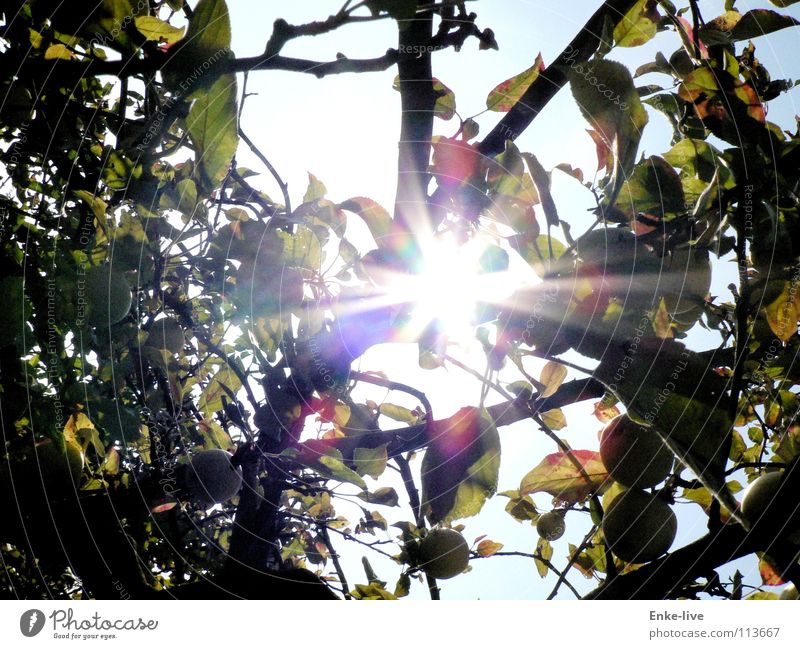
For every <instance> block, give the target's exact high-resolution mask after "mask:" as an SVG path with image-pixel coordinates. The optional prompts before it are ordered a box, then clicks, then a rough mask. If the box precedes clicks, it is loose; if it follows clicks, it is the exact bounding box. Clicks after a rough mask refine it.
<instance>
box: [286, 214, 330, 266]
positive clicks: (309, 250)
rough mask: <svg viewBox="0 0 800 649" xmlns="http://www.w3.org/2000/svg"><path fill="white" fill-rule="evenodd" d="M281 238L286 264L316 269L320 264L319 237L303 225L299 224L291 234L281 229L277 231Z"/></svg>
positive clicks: (320, 245)
mask: <svg viewBox="0 0 800 649" xmlns="http://www.w3.org/2000/svg"><path fill="white" fill-rule="evenodd" d="M277 234H278V236H279V237H280V238H281V239H283V261H284V262H285V263H286V264H287V265H288V266H298V267H300V268H307V269H308V270H313V271H318V270H319V269H320V266H321V265H322V260H323V252H322V243H320V240H319V237H317V235H316V234H314V232H313V231H312V230H311V228H307V227H305V226H302V225H301V226H299V227H298V228H297V231H296V232H295V233H294V234H293V235H292V234H289V233H288V232H284V231H283V230H278V231H277Z"/></svg>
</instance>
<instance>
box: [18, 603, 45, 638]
mask: <svg viewBox="0 0 800 649" xmlns="http://www.w3.org/2000/svg"><path fill="white" fill-rule="evenodd" d="M43 628H44V613H42V612H41V611H40V610H39V609H37V608H32V609H30V610H29V611H25V612H24V613H23V614H22V616H21V617H20V618H19V630H20V631H22V635H24V636H25V637H26V638H32V637H33V636H35V635H37V634H38V633H39V632H40V631H41V630H42V629H43Z"/></svg>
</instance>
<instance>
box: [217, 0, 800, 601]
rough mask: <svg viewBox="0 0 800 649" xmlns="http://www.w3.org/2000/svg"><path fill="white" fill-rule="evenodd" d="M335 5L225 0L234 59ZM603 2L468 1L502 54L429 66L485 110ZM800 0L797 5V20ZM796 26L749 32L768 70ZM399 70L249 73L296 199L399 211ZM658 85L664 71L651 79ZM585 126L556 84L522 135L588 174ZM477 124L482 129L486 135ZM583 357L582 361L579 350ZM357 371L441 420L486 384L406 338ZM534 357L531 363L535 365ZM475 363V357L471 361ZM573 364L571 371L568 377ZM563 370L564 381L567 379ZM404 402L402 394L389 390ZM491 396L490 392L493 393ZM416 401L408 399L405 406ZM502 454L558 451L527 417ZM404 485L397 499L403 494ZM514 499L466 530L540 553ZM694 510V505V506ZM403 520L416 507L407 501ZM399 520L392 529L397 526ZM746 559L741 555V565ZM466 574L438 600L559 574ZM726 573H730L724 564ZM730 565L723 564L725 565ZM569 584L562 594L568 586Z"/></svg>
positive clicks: (583, 410)
mask: <svg viewBox="0 0 800 649" xmlns="http://www.w3.org/2000/svg"><path fill="white" fill-rule="evenodd" d="M339 4H340V3H337V2H327V1H322V0H305V1H304V2H274V1H273V2H266V3H265V2H259V1H257V0H230V2H229V6H230V9H231V19H232V28H233V38H234V50H235V52H236V54H237V56H253V55H257V54H258V53H260V52H261V51H262V50H263V47H264V44H265V42H266V39H267V38H268V36H269V34H270V32H271V24H272V21H273V20H274V19H275V18H277V17H282V18H285V19H286V20H288V21H289V22H290V23H294V24H297V23H303V22H309V21H311V20H319V19H324V18H325V17H327V16H328V15H329V14H331V13H334V12H335V11H336V10H337V9H338V7H339ZM598 4H599V0H598V1H596V2H587V1H585V0H563V1H562V2H551V1H549V0H547V1H546V0H535V1H534V0H528V1H526V0H481V1H479V2H475V3H469V10H471V11H475V12H476V13H477V14H478V20H477V24H478V26H479V27H481V28H484V27H491V28H492V29H493V30H494V32H495V34H496V38H497V41H498V43H499V46H500V48H499V51H479V50H478V46H477V43H476V42H475V41H474V40H472V41H468V42H467V44H466V46H465V47H464V48H463V50H462V51H461V52H460V53H455V52H453V51H452V50H448V51H445V52H441V53H437V55H436V56H435V57H434V75H435V76H437V77H438V78H440V79H441V80H442V81H443V82H444V83H445V84H446V85H447V86H448V87H450V88H451V89H452V90H453V91H454V92H455V95H456V101H457V109H458V111H459V113H460V114H461V116H462V117H467V116H470V115H474V114H477V113H479V112H481V111H482V110H483V109H484V108H485V100H486V95H487V94H488V93H489V91H490V90H491V89H492V88H493V87H494V86H495V85H496V84H497V83H499V82H501V81H503V80H504V79H507V78H509V77H511V76H513V75H515V74H517V73H519V72H521V71H522V70H524V69H525V68H527V67H529V66H530V65H531V64H532V63H533V61H534V60H535V58H536V55H537V54H538V53H540V52H541V54H542V57H543V59H544V62H545V64H548V63H549V62H551V61H552V60H553V59H554V58H555V57H556V56H557V54H558V53H559V52H560V51H561V50H562V49H563V48H564V46H565V45H566V44H567V43H568V42H569V41H570V40H571V39H572V37H573V36H574V35H575V33H577V31H578V29H579V28H580V27H581V26H582V25H583V24H584V23H585V21H586V19H587V18H588V17H589V16H590V15H591V13H592V12H593V11H594V10H595V9H596V8H597V6H598ZM736 4H737V9H739V11H742V12H744V11H746V10H747V9H750V8H769V7H771V5H769V3H768V2H767V1H766V0H764V1H763V2H742V1H741V0H740V1H739V2H737V3H736ZM721 7H722V2H716V1H704V2H702V3H701V9H702V11H703V14H704V17H705V18H706V19H710V18H712V17H714V16H716V15H717V14H719V13H721ZM798 7H800V4H799V5H796V6H795V8H794V9H792V10H791V12H790V13H792V14H793V15H794V16H795V17H797V18H799V19H800V8H798ZM798 37H800V31H798V30H797V29H794V30H784V31H783V32H781V33H780V34H776V35H770V36H767V37H762V38H759V39H756V40H755V44H756V47H757V52H756V53H757V56H758V58H759V59H760V60H761V61H762V63H763V64H764V65H765V66H766V67H767V68H768V69H769V70H770V72H771V74H772V76H773V78H793V79H800V62H799V61H798V58H797V57H796V56H795V55H794V54H793V53H796V51H797V43H798V42H800V41H799V40H798ZM395 42H396V33H395V24H394V23H393V21H390V20H385V21H380V22H376V23H368V24H366V25H355V26H350V27H347V28H344V29H340V30H337V31H336V32H334V33H333V34H329V35H325V36H322V37H316V38H304V39H296V40H294V41H292V42H290V43H289V45H288V46H287V47H286V49H285V51H284V52H283V53H284V54H286V55H287V56H297V57H302V58H308V59H315V60H320V61H325V60H332V59H333V58H334V57H335V55H336V53H337V52H342V53H344V54H346V55H347V56H348V57H351V58H358V57H374V56H378V55H380V54H382V53H383V52H385V50H386V49H387V48H388V47H391V46H394V44H395ZM673 49H675V38H674V34H671V33H668V34H662V35H659V36H657V37H656V38H655V39H654V40H653V41H652V42H651V43H649V44H648V45H647V46H645V47H643V48H638V49H637V50H635V51H634V50H625V51H622V52H620V51H618V50H614V51H613V52H612V53H611V54H610V55H609V58H612V59H619V60H621V61H623V62H625V63H626V64H627V65H628V66H629V67H630V68H631V69H634V68H635V67H636V66H637V65H638V64H640V63H643V62H645V61H646V60H648V59H649V58H652V55H653V53H654V52H655V51H658V50H661V51H662V52H664V54H665V55H666V56H667V57H669V55H670V53H671V52H672V51H673ZM395 74H396V71H395V70H394V69H389V70H387V71H386V72H382V73H370V74H359V75H338V76H333V77H328V78H325V79H317V78H315V77H314V76H312V75H299V74H296V73H287V72H278V71H270V72H256V73H253V74H252V75H250V79H249V85H248V89H249V90H250V91H251V92H253V93H255V94H254V95H253V96H251V97H249V98H248V99H247V102H246V105H245V108H244V112H243V119H242V126H243V128H244V130H245V131H246V132H247V133H248V135H249V136H250V137H251V138H252V139H253V140H254V141H255V142H256V143H257V145H258V146H259V147H260V148H261V149H262V150H263V151H264V153H265V154H266V155H267V157H268V158H269V159H270V161H271V163H272V164H273V165H274V166H275V167H276V168H277V169H278V171H279V172H280V174H281V176H282V177H283V178H284V179H285V180H286V181H287V182H288V185H289V191H290V193H291V195H292V199H293V201H294V202H295V203H299V202H300V200H301V198H302V195H303V192H304V191H305V187H306V183H307V173H308V172H311V173H313V174H315V175H316V176H317V177H318V178H319V179H320V180H322V181H323V182H324V183H325V184H326V186H327V188H328V190H329V197H330V198H331V199H332V200H336V201H341V200H345V199H347V198H349V197H351V196H369V197H370V198H373V199H375V200H377V201H378V202H380V203H382V204H383V205H384V206H385V207H387V208H388V209H389V210H390V211H391V205H392V201H393V198H394V192H395V168H396V152H397V139H398V135H399V124H400V111H399V95H398V94H397V92H396V91H394V90H393V89H392V81H393V79H394V77H395ZM659 80H660V81H661V82H662V83H663V77H662V78H661V79H657V78H655V77H654V78H653V79H652V81H651V80H650V79H645V80H643V82H657V81H659ZM798 104H800V93H798V91H797V90H795V91H794V92H791V93H788V94H785V95H783V96H782V97H781V98H780V99H779V100H777V101H775V102H772V103H771V104H770V113H769V115H768V119H770V120H771V121H774V122H777V123H778V124H780V125H782V126H783V127H784V128H786V129H792V130H793V129H794V115H795V114H798V113H800V107H798ZM648 110H649V112H650V122H651V123H650V126H649V127H648V128H647V129H646V131H645V136H644V138H643V140H642V143H641V147H640V154H641V153H644V154H645V155H651V154H657V153H662V152H664V151H666V150H667V149H668V148H669V135H670V134H669V128H668V124H667V122H666V120H665V119H664V118H663V117H662V116H660V115H659V114H657V113H655V112H654V111H650V109H648ZM477 119H478V122H479V123H480V125H481V133H482V135H483V134H486V133H488V132H489V131H490V130H491V128H492V126H493V125H494V124H495V123H496V121H497V120H498V119H499V115H498V114H496V113H489V114H485V115H481V116H480V117H478V118H477ZM586 127H587V124H586V123H585V122H584V121H583V119H582V117H581V116H580V114H579V112H578V109H577V107H576V106H575V104H574V102H573V101H572V99H571V95H570V94H569V91H568V90H566V89H565V90H563V91H561V92H560V93H559V94H558V95H557V96H556V98H555V99H554V100H553V101H551V102H550V104H549V105H548V106H547V108H546V109H545V110H544V111H543V112H542V113H541V114H540V115H539V117H538V118H537V119H536V120H535V122H534V123H533V125H532V126H531V127H530V128H529V129H528V130H527V131H526V132H525V133H524V134H522V136H521V137H520V138H519V139H518V140H517V145H518V146H519V148H520V150H522V151H531V152H533V153H535V154H536V156H537V157H538V158H539V160H540V161H541V163H542V164H543V165H544V166H545V168H551V167H553V166H555V165H556V164H559V163H569V164H571V165H573V166H575V167H580V168H582V169H583V170H584V172H585V175H586V177H587V178H591V177H592V174H593V173H594V170H595V166H596V158H595V152H594V145H593V143H592V142H591V140H590V139H589V137H588V136H587V135H586V132H585V128H586ZM457 128H458V122H457V120H456V119H454V120H452V121H449V122H444V121H442V120H437V123H436V125H435V133H436V134H440V135H447V136H452V135H454V134H455V131H456V129H457ZM482 135H479V137H478V139H480V137H481V136H482ZM238 161H239V163H240V164H245V165H247V166H251V167H252V168H254V169H256V170H258V171H261V167H260V166H259V165H258V163H257V161H255V160H254V159H253V158H252V157H251V156H248V155H247V153H246V151H245V147H244V146H243V147H241V150H240V155H239V158H238ZM254 182H260V183H261V185H259V186H260V187H261V188H262V189H264V190H265V191H267V193H269V194H271V195H272V196H273V197H274V198H275V199H276V200H279V199H280V191H279V190H278V188H277V186H276V185H275V183H274V182H272V181H271V180H270V179H269V177H268V175H267V174H264V175H262V176H261V177H260V178H259V180H258V181H254ZM553 183H554V186H553V191H554V198H555V200H556V204H557V206H558V208H559V211H560V213H561V215H562V218H566V219H567V220H569V221H570V222H571V223H572V225H573V233H575V232H580V231H581V230H582V229H583V228H585V227H588V226H589V225H591V224H592V222H593V220H594V217H593V216H592V215H590V214H589V213H588V212H587V211H586V210H587V209H588V208H591V207H593V206H594V202H593V199H592V196H591V194H590V193H589V192H588V191H586V190H585V189H583V188H581V187H580V186H579V185H578V184H577V183H576V182H575V181H574V180H571V179H569V178H567V177H566V176H564V175H563V174H559V173H558V172H556V173H554V174H553ZM347 236H348V237H349V238H352V239H353V240H354V241H356V242H360V241H364V240H365V237H366V234H365V231H364V229H363V227H361V226H360V224H359V223H358V222H356V220H355V219H353V220H351V221H350V222H349V223H348V232H347ZM722 266H724V263H723V264H721V266H720V268H719V270H718V269H717V268H716V267H715V275H714V283H713V285H712V294H715V295H719V296H720V300H721V301H724V300H728V299H730V293H729V291H728V289H727V288H726V286H727V284H728V283H730V282H731V281H732V278H733V274H732V273H733V270H734V265H733V264H729V267H730V270H725V269H724V268H722ZM690 340H691V343H690V344H691V345H692V346H695V345H696V346H697V347H696V348H703V349H705V348H710V347H714V346H716V345H717V344H718V343H719V338H718V336H717V334H713V335H712V334H707V333H703V332H702V331H701V330H700V328H699V327H695V329H694V330H693V331H692V333H691V338H690ZM451 353H453V355H455V356H458V357H459V358H463V359H465V361H468V360H469V359H475V358H477V357H476V355H475V349H474V347H473V348H466V349H458V350H454V351H452V352H451ZM577 359H578V360H579V361H582V362H583V363H584V364H585V362H586V359H580V357H577ZM360 366H361V369H371V370H376V369H387V368H388V370H389V371H390V378H392V379H396V380H401V381H404V382H406V383H409V384H411V385H415V386H417V387H419V388H420V389H423V390H424V391H425V392H426V394H427V395H428V396H429V398H430V400H431V402H432V403H433V405H434V411H435V412H436V413H437V417H443V416H447V415H449V414H452V413H453V412H454V411H455V410H457V409H458V408H459V407H462V406H464V405H470V404H474V403H476V402H477V401H478V398H479V393H480V385H479V384H478V383H477V382H476V381H475V379H473V378H472V377H470V376H468V375H466V374H465V373H463V372H460V371H459V370H457V369H456V368H447V369H438V370H434V371H427V372H426V371H423V370H420V369H419V367H418V365H417V354H416V350H415V349H413V348H411V347H409V346H406V345H393V346H380V347H377V348H374V349H373V350H370V352H369V353H368V354H366V355H365V357H364V358H362V359H361V363H360ZM537 367H538V366H537V365H536V364H532V365H531V366H530V368H531V369H532V370H533V371H532V373H533V374H536V373H538V370H537ZM475 368H476V369H478V370H479V371H480V370H481V369H482V367H481V365H480V364H477V365H475ZM576 376H577V374H575V373H574V372H570V378H574V377H576ZM568 380H569V379H568ZM389 400H390V401H394V402H397V403H404V404H406V405H409V404H408V402H407V401H404V400H402V399H399V398H398V399H395V398H394V395H392V397H391V398H390V399H389ZM490 402H491V401H487V403H490ZM411 405H413V404H411ZM591 409H592V404H591V402H584V403H582V404H577V405H575V406H571V407H569V408H567V409H565V414H566V416H567V421H568V427H567V428H566V429H564V430H563V431H561V433H562V434H563V435H562V436H563V437H565V438H566V439H568V440H569V442H570V444H571V445H572V446H573V447H574V448H593V449H596V448H597V443H598V442H597V433H598V432H599V430H600V428H601V424H600V423H599V422H598V421H597V420H596V419H595V418H594V417H593V416H592V414H591ZM501 437H502V442H503V462H502V467H501V476H500V486H499V490H500V491H502V490H504V489H514V488H516V487H517V486H518V483H519V479H520V478H521V477H522V476H523V475H524V474H525V473H526V472H527V471H529V470H530V469H531V468H533V466H534V465H535V464H537V463H538V462H539V461H540V460H541V458H542V457H543V456H544V455H545V454H547V453H551V452H554V451H555V450H556V449H555V447H554V445H553V444H552V442H550V441H549V440H547V439H546V438H545V437H544V435H542V434H541V433H540V432H539V431H538V430H537V429H536V427H535V425H534V424H533V422H531V421H527V422H520V423H518V424H515V425H513V426H510V427H507V428H504V429H503V430H502V431H501ZM398 492H399V493H401V503H405V502H406V498H405V495H404V493H403V492H402V491H401V490H400V489H398ZM535 500H536V502H537V504H539V505H540V506H541V509H542V510H543V511H547V510H548V509H549V497H548V496H546V495H543V494H538V495H536V497H535ZM506 502H507V501H506V499H504V498H501V497H497V498H494V499H492V500H491V501H490V502H489V503H488V504H487V506H486V507H485V509H484V511H483V512H482V513H481V515H480V516H479V517H477V518H473V519H466V520H464V521H463V522H464V523H465V524H466V529H465V536H466V537H467V539H468V540H470V541H471V540H472V539H473V538H475V537H478V536H479V535H482V534H488V535H489V538H491V539H493V540H495V541H498V542H501V543H504V544H505V547H504V550H520V551H524V552H532V551H533V550H534V549H535V547H536V542H537V539H538V537H537V535H536V531H535V529H534V528H533V527H532V526H530V525H523V524H520V523H517V522H515V521H514V520H513V519H512V518H511V517H510V516H508V515H507V514H506V513H505V512H504V511H503V507H504V506H505V504H506ZM693 509H697V508H696V506H695V505H683V506H681V507H678V510H679V521H680V522H679V531H678V539H677V540H676V543H675V545H674V546H673V547H680V546H681V545H683V544H685V543H686V542H689V541H691V540H694V539H696V538H697V537H699V536H701V535H702V534H703V532H704V525H705V523H704V521H705V517H701V516H695V515H692V514H693ZM382 513H383V514H384V516H386V518H387V519H388V520H389V521H390V522H392V521H394V520H399V519H400V518H401V515H400V511H399V510H397V509H394V510H382ZM697 513H699V509H697ZM402 518H408V514H407V510H404V512H403V516H402ZM582 519H588V517H586V516H578V515H577V514H572V515H570V516H569V517H568V518H567V533H566V535H565V537H564V539H562V541H559V542H556V543H555V544H554V547H555V553H554V559H553V560H554V563H555V565H556V566H563V565H564V564H565V562H566V554H567V546H566V542H567V541H572V542H574V543H577V542H578V540H579V539H580V538H582V536H583V532H584V531H585V529H587V526H588V525H587V522H586V521H585V520H582ZM391 530H392V528H390V531H391ZM334 543H336V545H337V549H338V550H339V551H340V552H341V553H342V555H343V564H344V567H345V571H346V572H347V573H348V575H349V576H350V579H351V585H352V583H364V582H365V581H366V579H365V577H364V575H363V570H362V568H361V564H360V561H361V552H360V549H359V548H357V547H355V546H354V544H344V543H342V542H341V541H339V542H338V543H337V539H336V538H334ZM370 560H371V561H372V562H373V566H374V567H375V569H376V571H377V572H378V575H379V576H380V577H381V578H382V579H384V580H385V581H387V582H388V583H389V587H390V588H392V587H393V586H394V582H395V580H396V579H397V577H398V576H399V567H398V566H396V565H394V564H392V563H391V562H389V561H387V560H381V559H380V558H377V559H376V558H374V557H372V556H371V557H370ZM739 564H740V565H739ZM737 565H739V569H740V570H742V572H744V573H745V583H750V584H757V583H758V581H759V580H758V578H757V575H756V574H754V572H753V569H754V567H755V563H754V561H752V560H751V561H740V562H738V564H737ZM472 566H473V569H472V571H471V572H469V573H467V574H465V575H462V576H459V577H457V578H455V579H451V580H449V581H446V582H442V583H441V584H440V585H441V586H442V588H443V597H447V598H466V599H476V598H481V599H493V598H503V599H505V598H519V599H527V598H530V599H541V598H543V597H546V596H547V594H548V593H549V592H550V589H551V587H552V584H553V580H552V579H551V578H548V579H546V580H542V579H540V578H539V576H538V575H537V573H536V570H535V567H534V565H533V562H532V561H531V560H529V559H520V558H511V557H495V558H491V559H484V560H476V561H473V562H472ZM730 572H732V570H731V571H730ZM727 574H728V571H727V569H723V575H727ZM571 579H572V581H573V583H575V585H576V586H577V587H578V588H579V590H584V591H585V590H588V589H589V588H591V587H593V585H594V582H589V581H586V580H584V578H583V577H581V576H580V575H577V574H576V573H573V575H572V577H571ZM563 592H564V595H566V593H567V591H566V590H564V591H563ZM411 596H412V597H421V598H425V597H427V592H426V589H425V588H424V586H423V585H422V584H417V585H415V586H414V587H413V588H412V595H411Z"/></svg>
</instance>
